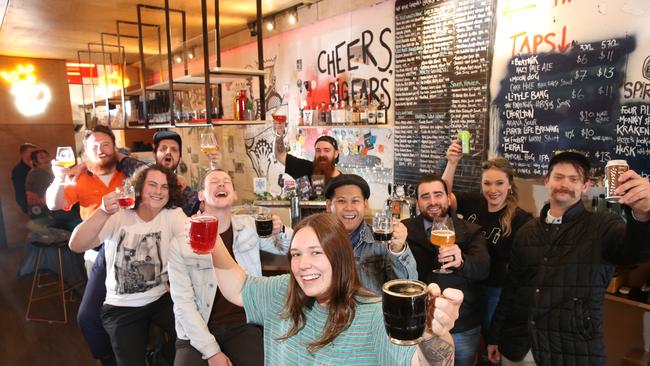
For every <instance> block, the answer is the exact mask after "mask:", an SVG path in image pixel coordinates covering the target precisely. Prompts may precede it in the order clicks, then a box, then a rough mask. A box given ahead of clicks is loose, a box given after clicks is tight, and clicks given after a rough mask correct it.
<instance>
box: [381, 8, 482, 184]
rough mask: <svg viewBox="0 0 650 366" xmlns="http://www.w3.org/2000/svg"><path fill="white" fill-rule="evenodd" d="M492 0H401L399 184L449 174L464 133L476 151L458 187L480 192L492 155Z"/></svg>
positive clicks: (459, 172) (397, 21)
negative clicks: (452, 148)
mask: <svg viewBox="0 0 650 366" xmlns="http://www.w3.org/2000/svg"><path fill="white" fill-rule="evenodd" d="M493 8H494V4H493V0H397V1H396V3H395V161H394V166H395V183H396V184H414V183H417V181H418V179H419V177H420V176H421V175H422V174H423V173H427V172H437V173H442V171H443V170H444V165H445V154H446V151H447V147H448V146H449V144H450V143H451V141H452V139H454V138H456V136H457V134H458V132H459V131H461V130H468V131H469V132H470V133H471V141H470V144H471V152H470V154H467V155H464V157H463V159H462V160H461V162H460V164H459V167H458V170H457V172H456V178H455V181H454V184H455V185H454V189H456V190H476V189H477V188H478V185H479V182H480V175H481V169H480V162H481V161H482V160H483V159H484V158H485V157H486V154H487V145H486V144H487V136H486V130H487V120H488V118H487V110H488V98H489V96H488V79H489V78H488V76H489V75H488V74H489V62H490V52H489V50H490V35H491V30H492V19H493Z"/></svg>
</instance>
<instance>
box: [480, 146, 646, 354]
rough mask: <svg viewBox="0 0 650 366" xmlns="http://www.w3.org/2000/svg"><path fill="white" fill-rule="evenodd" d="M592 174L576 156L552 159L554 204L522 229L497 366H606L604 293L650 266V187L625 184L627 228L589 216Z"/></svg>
mask: <svg viewBox="0 0 650 366" xmlns="http://www.w3.org/2000/svg"><path fill="white" fill-rule="evenodd" d="M590 169H591V166H590V164H589V160H587V158H586V157H585V156H584V155H582V154H580V153H577V152H562V153H559V154H557V155H555V156H554V157H553V158H551V161H550V162H549V166H548V173H547V174H546V177H545V178H544V184H545V185H546V188H547V189H548V193H549V203H547V204H546V205H545V206H544V208H542V211H541V213H540V216H539V218H538V219H535V220H530V221H528V223H526V224H525V225H524V226H522V227H521V229H519V231H518V232H517V235H516V236H515V238H514V241H513V243H512V254H511V256H510V258H511V260H510V264H509V271H508V277H507V278H506V283H505V286H504V287H503V292H502V293H501V298H500V300H499V305H498V306H497V309H496V312H495V313H494V317H493V318H492V324H491V326H490V330H489V332H488V337H487V343H488V355H489V357H490V361H492V362H498V361H499V360H501V362H502V364H503V365H576V366H579V365H590V366H591V365H606V364H607V353H606V352H605V337H604V334H603V320H604V318H603V302H604V297H605V289H606V288H607V285H608V284H609V281H610V279H611V278H612V275H613V274H614V270H615V265H617V264H631V263H639V262H643V261H648V254H649V253H650V240H648V238H649V237H650V182H649V181H648V179H647V178H644V177H641V176H640V175H639V174H637V173H636V172H634V171H633V170H628V171H626V172H625V173H623V174H621V175H620V177H619V178H618V188H617V189H616V194H617V195H621V198H620V200H619V203H620V204H622V205H623V208H624V210H625V213H626V218H627V223H625V222H623V220H622V219H621V218H620V217H618V216H616V215H614V214H611V213H605V212H591V211H588V210H587V209H586V208H585V206H584V204H583V203H582V195H583V194H584V193H586V192H587V190H588V189H589V186H590V180H589V173H590Z"/></svg>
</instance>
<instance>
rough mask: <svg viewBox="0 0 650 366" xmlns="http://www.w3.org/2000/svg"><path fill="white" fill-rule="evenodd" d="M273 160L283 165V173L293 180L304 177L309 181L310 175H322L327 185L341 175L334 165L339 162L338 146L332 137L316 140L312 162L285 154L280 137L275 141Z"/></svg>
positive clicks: (285, 150)
mask: <svg viewBox="0 0 650 366" xmlns="http://www.w3.org/2000/svg"><path fill="white" fill-rule="evenodd" d="M275 158H276V159H277V161H279V162H280V163H282V165H284V172H285V173H287V174H289V175H290V176H292V177H293V178H294V179H297V178H300V177H305V176H306V177H308V178H309V179H310V180H311V176H312V175H322V176H324V177H325V184H327V182H329V181H330V179H331V178H333V177H336V176H338V175H340V174H341V171H340V170H338V169H337V168H336V163H338V162H339V144H338V142H336V139H335V138H334V137H332V136H327V135H323V136H321V137H319V138H318V139H316V143H315V144H314V161H309V160H306V159H301V158H297V157H295V156H293V155H290V154H287V149H286V148H285V146H284V141H283V140H282V137H278V138H276V140H275Z"/></svg>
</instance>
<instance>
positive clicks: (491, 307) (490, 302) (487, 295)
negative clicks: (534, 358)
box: [481, 286, 501, 366]
mask: <svg viewBox="0 0 650 366" xmlns="http://www.w3.org/2000/svg"><path fill="white" fill-rule="evenodd" d="M500 298H501V288H500V287H489V286H483V301H484V302H485V317H484V318H483V329H482V331H481V333H482V334H483V339H485V337H486V336H487V332H488V330H489V329H490V323H491V322H492V316H493V315H494V312H495V310H496V309H497V305H499V299H500ZM481 354H482V356H484V357H483V358H484V359H485V360H487V351H486V350H481ZM490 364H491V365H495V366H498V365H501V364H500V363H490Z"/></svg>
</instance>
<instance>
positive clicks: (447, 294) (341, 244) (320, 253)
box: [212, 213, 463, 365]
mask: <svg viewBox="0 0 650 366" xmlns="http://www.w3.org/2000/svg"><path fill="white" fill-rule="evenodd" d="M294 233H295V234H294V237H293V239H292V241H291V247H290V251H289V256H290V260H291V274H287V275H282V276H276V277H252V276H248V275H246V273H245V272H244V271H243V270H242V269H241V268H240V267H239V266H238V265H237V263H236V262H235V261H234V260H233V259H232V257H231V256H230V254H229V253H228V251H227V249H226V248H225V247H224V245H223V243H222V241H221V239H218V240H217V245H215V249H214V250H213V252H212V258H213V261H214V267H215V273H216V275H217V279H218V281H219V283H220V287H221V291H222V292H223V294H224V296H225V297H226V298H227V299H228V300H229V301H231V302H232V303H233V304H237V305H240V306H243V307H244V309H245V310H246V316H247V319H248V321H249V322H252V323H256V324H260V325H263V326H264V357H265V362H264V363H265V364H266V365H305V364H320V365H343V364H345V365H453V355H454V347H453V341H452V338H451V335H450V334H449V329H451V328H452V327H453V325H454V321H455V320H456V318H457V317H458V309H459V307H460V303H461V302H462V297H463V295H462V293H461V292H460V291H458V290H454V289H447V290H445V291H444V293H443V296H437V295H440V289H439V287H438V286H437V285H435V284H432V285H429V289H428V291H429V293H431V294H432V295H434V296H437V298H436V299H435V306H436V308H435V311H434V315H433V319H432V320H431V324H430V328H431V331H432V333H433V337H431V338H430V339H428V340H425V341H423V342H421V343H420V344H419V345H417V346H398V345H395V344H393V343H391V342H390V341H389V338H388V336H387V335H386V332H385V330H384V323H383V316H382V304H381V299H380V298H378V297H376V296H374V295H373V294H372V293H370V292H368V291H367V290H365V289H363V288H362V287H361V284H360V282H359V279H358V277H357V274H356V270H355V264H354V256H353V254H352V244H351V243H350V240H349V239H348V235H347V232H346V231H345V228H344V227H343V224H342V223H341V222H340V221H339V220H338V219H337V218H336V217H335V216H334V215H332V214H327V213H322V214H316V215H312V216H309V217H307V218H306V219H304V220H303V221H302V222H301V223H300V224H299V225H298V226H297V227H296V230H295V232H294Z"/></svg>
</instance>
